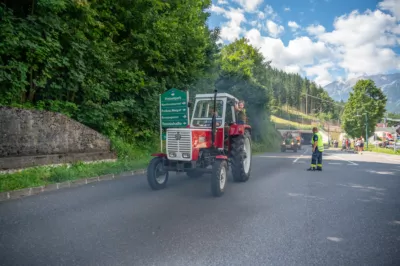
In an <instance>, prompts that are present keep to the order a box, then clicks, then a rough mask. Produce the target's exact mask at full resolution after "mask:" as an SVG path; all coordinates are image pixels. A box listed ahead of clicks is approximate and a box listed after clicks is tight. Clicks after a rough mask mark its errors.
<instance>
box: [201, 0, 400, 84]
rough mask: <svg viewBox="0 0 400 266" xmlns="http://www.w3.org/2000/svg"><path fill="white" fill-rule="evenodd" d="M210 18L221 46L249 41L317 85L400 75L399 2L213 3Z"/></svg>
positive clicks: (281, 65) (288, 0)
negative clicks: (239, 38) (374, 76)
mask: <svg viewBox="0 0 400 266" xmlns="http://www.w3.org/2000/svg"><path fill="white" fill-rule="evenodd" d="M210 13H211V17H210V19H209V25H210V27H212V28H213V27H220V28H221V30H222V32H221V39H222V40H221V41H223V42H224V43H230V42H232V41H234V39H235V38H238V37H243V36H244V37H247V38H248V39H249V40H250V43H251V44H252V45H254V46H256V47H257V48H260V51H261V52H262V53H263V54H264V56H265V57H266V58H267V59H269V60H272V62H273V66H275V67H277V68H280V69H283V70H285V71H289V72H296V73H300V74H301V75H303V76H308V77H309V78H311V79H313V80H315V81H316V82H317V83H318V84H320V85H326V84H328V83H329V82H331V81H334V80H338V79H344V80H345V79H347V78H352V77H355V76H360V75H371V74H383V73H393V72H398V71H399V70H400V57H399V54H400V24H399V22H400V0H383V1H377V0H347V1H345V0H297V1H296V0H286V1H278V0H269V1H266V0H213V6H212V7H211V8H210Z"/></svg>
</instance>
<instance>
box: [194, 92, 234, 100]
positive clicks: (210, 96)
mask: <svg viewBox="0 0 400 266" xmlns="http://www.w3.org/2000/svg"><path fill="white" fill-rule="evenodd" d="M218 98H228V99H234V100H235V101H239V100H238V99H237V98H236V97H234V96H232V95H230V94H229V93H217V99H218ZM196 99H214V93H206V94H196Z"/></svg>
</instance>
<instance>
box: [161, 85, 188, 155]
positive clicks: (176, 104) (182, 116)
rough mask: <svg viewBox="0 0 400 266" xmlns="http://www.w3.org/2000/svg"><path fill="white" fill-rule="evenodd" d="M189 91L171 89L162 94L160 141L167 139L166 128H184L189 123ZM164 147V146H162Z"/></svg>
mask: <svg viewBox="0 0 400 266" xmlns="http://www.w3.org/2000/svg"><path fill="white" fill-rule="evenodd" d="M188 100H189V92H184V91H181V90H177V89H170V90H168V91H166V92H164V93H163V94H160V141H161V146H162V141H163V139H165V137H166V134H164V133H163V129H165V128H182V127H187V125H189V108H188ZM161 149H162V147H161Z"/></svg>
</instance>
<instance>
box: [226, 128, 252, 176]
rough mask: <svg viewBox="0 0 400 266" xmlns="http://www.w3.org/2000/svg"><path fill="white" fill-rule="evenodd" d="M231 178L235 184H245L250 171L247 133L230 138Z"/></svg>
mask: <svg viewBox="0 0 400 266" xmlns="http://www.w3.org/2000/svg"><path fill="white" fill-rule="evenodd" d="M231 160H232V176H233V180H234V181H235V182H246V181H247V180H249V178H250V170H251V136H250V132H249V131H247V130H246V131H245V133H244V134H243V135H241V136H236V137H233V138H232V146H231Z"/></svg>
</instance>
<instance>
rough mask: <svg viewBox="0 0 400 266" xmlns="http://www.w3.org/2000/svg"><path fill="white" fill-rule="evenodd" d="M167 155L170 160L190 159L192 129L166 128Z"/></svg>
mask: <svg viewBox="0 0 400 266" xmlns="http://www.w3.org/2000/svg"><path fill="white" fill-rule="evenodd" d="M167 155H168V159H170V160H180V161H190V160H191V159H192V131H191V130H190V129H189V128H182V129H176V128H174V129H172V128H171V129H170V128H169V129H167Z"/></svg>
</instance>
